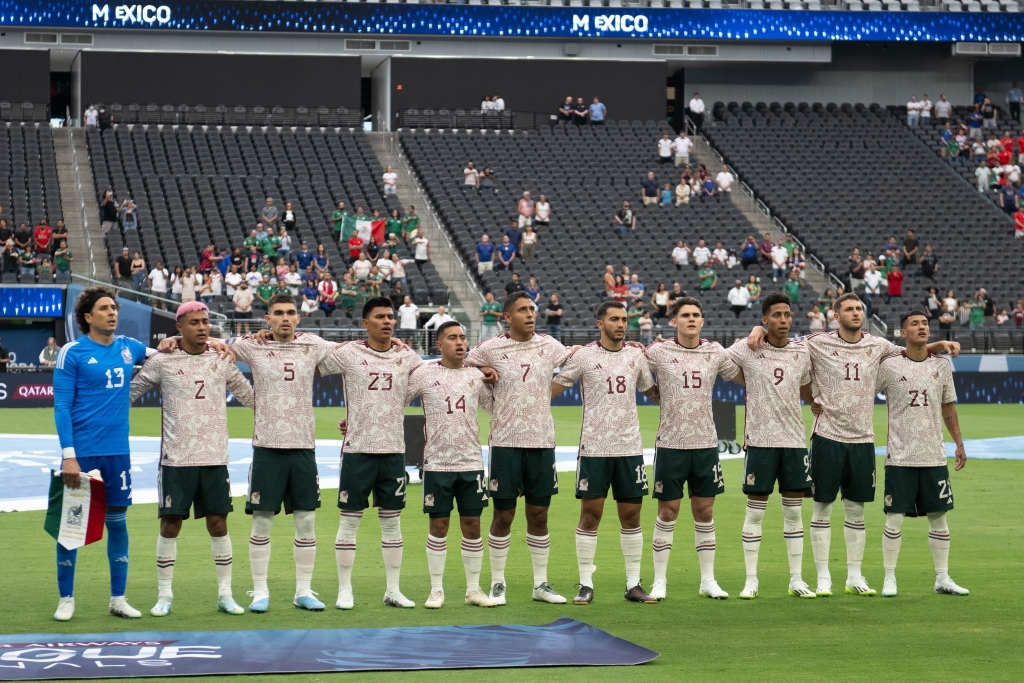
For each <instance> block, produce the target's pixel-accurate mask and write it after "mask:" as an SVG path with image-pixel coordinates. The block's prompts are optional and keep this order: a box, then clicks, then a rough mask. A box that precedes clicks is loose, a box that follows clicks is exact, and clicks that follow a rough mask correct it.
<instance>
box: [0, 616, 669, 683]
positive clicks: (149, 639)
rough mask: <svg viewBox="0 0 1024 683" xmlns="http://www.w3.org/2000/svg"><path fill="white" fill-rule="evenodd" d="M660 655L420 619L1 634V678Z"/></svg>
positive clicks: (603, 660)
mask: <svg viewBox="0 0 1024 683" xmlns="http://www.w3.org/2000/svg"><path fill="white" fill-rule="evenodd" d="M657 656H658V653H657V652H654V651H653V650H648V649H647V648H645V647H640V646H639V645H634V644H633V643H630V642H629V641H626V640H622V639H621V638H616V637H615V636H612V635H611V634H609V633H606V632H604V631H602V630H601V629H598V628H595V627H593V626H590V625H589V624H585V623H583V622H581V621H576V620H575V619H568V618H565V617H563V618H561V619H559V620H558V621H555V622H552V623H550V624H546V625H544V626H518V625H502V626H421V627H413V628H372V629H371V628H357V629H337V630H322V631H321V630H315V631H206V632H195V633H188V632H175V633H168V632H160V631H147V632H139V633H88V634H80V635H76V636H71V637H58V636H54V635H53V634H32V635H13V636H0V681H34V680H48V679H83V678H136V677H156V676H210V675H230V674H268V673H312V672H328V671H410V670H424V669H426V670H429V669H487V668H508V667H540V666H629V665H634V664H643V663H645V662H649V661H651V660H652V659H654V658H655V657H657Z"/></svg>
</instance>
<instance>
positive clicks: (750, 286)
mask: <svg viewBox="0 0 1024 683" xmlns="http://www.w3.org/2000/svg"><path fill="white" fill-rule="evenodd" d="M743 286H744V287H746V288H747V291H748V292H750V303H755V302H756V301H757V300H758V299H760V298H761V285H760V284H758V282H757V276H756V275H751V276H750V277H749V278H747V284H745V285H743Z"/></svg>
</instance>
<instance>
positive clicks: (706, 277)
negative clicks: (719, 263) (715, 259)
mask: <svg viewBox="0 0 1024 683" xmlns="http://www.w3.org/2000/svg"><path fill="white" fill-rule="evenodd" d="M697 277H699V278H700V291H702V292H706V291H707V290H709V289H714V288H715V286H716V285H717V284H718V273H716V272H715V271H714V269H713V268H712V267H711V264H708V263H705V264H704V267H703V268H701V269H700V271H698V272H697Z"/></svg>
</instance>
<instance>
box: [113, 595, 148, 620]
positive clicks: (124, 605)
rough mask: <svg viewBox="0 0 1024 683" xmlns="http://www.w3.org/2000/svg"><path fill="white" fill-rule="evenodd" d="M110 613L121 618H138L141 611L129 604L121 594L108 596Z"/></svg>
mask: <svg viewBox="0 0 1024 683" xmlns="http://www.w3.org/2000/svg"><path fill="white" fill-rule="evenodd" d="M110 613H111V614H112V615H113V616H115V617H121V618H122V619H138V618H139V617H141V616H142V612H140V611H139V610H137V609H135V608H134V607H132V606H131V605H129V604H128V601H127V600H126V599H125V597H124V596H123V595H119V596H118V597H116V598H114V597H112V598H110Z"/></svg>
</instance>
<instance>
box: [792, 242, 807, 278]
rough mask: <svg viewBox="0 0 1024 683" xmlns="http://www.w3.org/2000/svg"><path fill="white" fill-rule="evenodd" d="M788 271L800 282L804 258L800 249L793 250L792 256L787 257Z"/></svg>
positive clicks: (802, 274) (802, 276) (802, 275)
mask: <svg viewBox="0 0 1024 683" xmlns="http://www.w3.org/2000/svg"><path fill="white" fill-rule="evenodd" d="M789 270H790V271H791V272H795V273H796V274H797V277H799V278H800V279H801V280H802V279H804V257H803V254H802V253H801V251H800V247H797V248H796V249H794V250H793V255H792V256H790V257H789Z"/></svg>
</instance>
